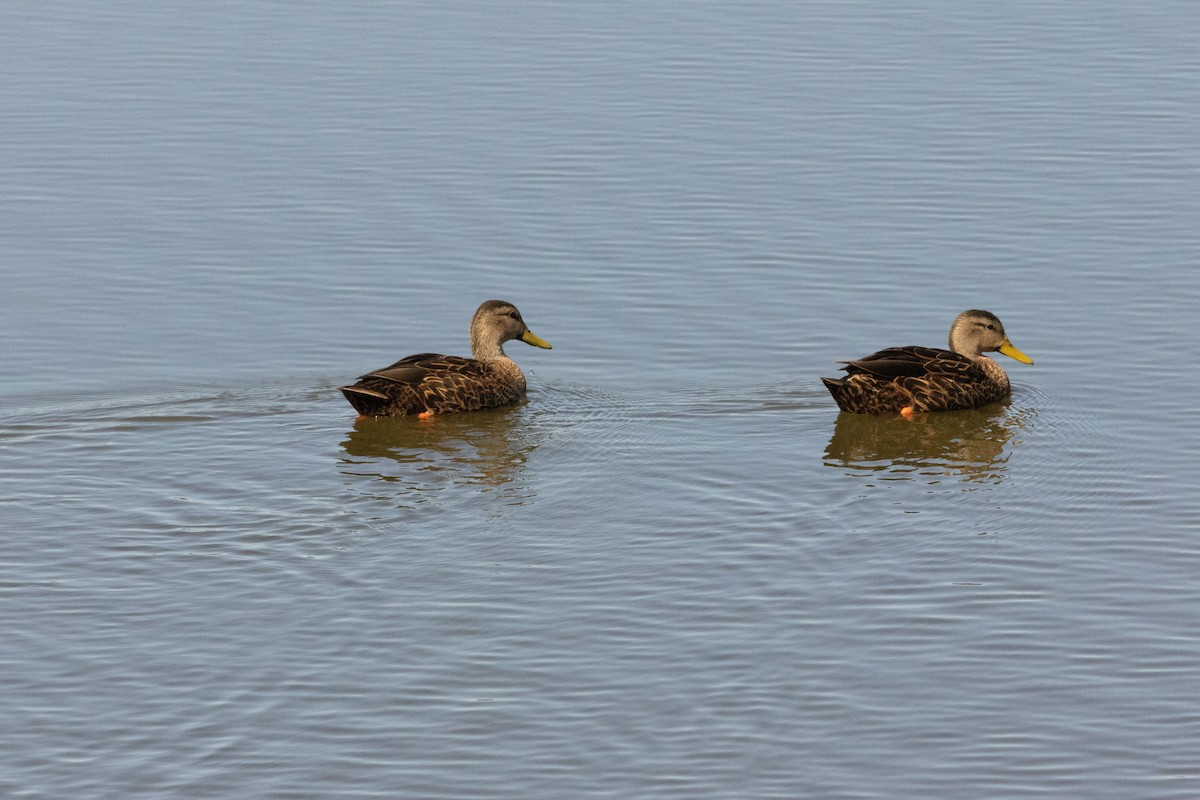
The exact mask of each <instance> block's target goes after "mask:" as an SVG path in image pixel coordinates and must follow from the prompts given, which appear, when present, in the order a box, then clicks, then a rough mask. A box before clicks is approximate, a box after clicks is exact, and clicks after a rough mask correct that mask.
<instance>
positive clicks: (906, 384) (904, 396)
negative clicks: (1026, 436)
mask: <svg viewBox="0 0 1200 800" xmlns="http://www.w3.org/2000/svg"><path fill="white" fill-rule="evenodd" d="M993 351H996V352H1000V353H1003V354H1004V355H1006V356H1008V357H1009V358H1013V359H1016V360H1017V361H1020V362H1021V363H1022V364H1032V363H1033V359H1032V358H1030V357H1029V356H1027V355H1025V354H1024V353H1022V352H1021V351H1020V350H1018V349H1017V348H1016V347H1014V346H1013V343H1012V342H1010V341H1009V339H1008V334H1006V333H1005V332H1004V325H1003V323H1001V322H1000V319H999V318H998V317H997V316H996V315H995V314H993V313H991V312H990V311H981V310H979V309H971V310H969V311H964V312H962V313H961V314H959V315H958V316H957V317H956V318H955V319H954V324H953V325H951V326H950V349H949V350H943V349H941V348H937V347H917V346H909V347H888V348H886V349H884V350H880V351H879V352H877V353H872V354H871V355H869V356H864V357H863V358H859V359H855V360H853V361H840V362H838V363H841V364H845V365H846V366H845V367H842V369H844V370H845V371H846V373H847V375H846V376H845V377H841V378H821V380H822V381H823V382H824V384H825V387H826V388H827V389H829V393H830V394H831V395H833V399H834V400H835V401H837V404H838V408H840V409H841V410H842V411H850V412H853V413H856V414H890V413H899V414H901V415H902V416H904V417H908V418H911V417H912V415H913V414H914V412H917V411H957V410H961V409H968V408H979V407H981V406H986V405H989V404H991V403H996V402H999V401H1001V400H1004V399H1005V398H1007V397H1008V396H1009V395H1010V394H1011V391H1012V390H1011V387H1010V384H1009V381H1008V374H1007V373H1005V371H1004V368H1003V367H1001V366H1000V365H999V364H998V363H996V362H995V361H994V360H993V359H991V358H989V357H988V356H986V355H984V353H988V352H993Z"/></svg>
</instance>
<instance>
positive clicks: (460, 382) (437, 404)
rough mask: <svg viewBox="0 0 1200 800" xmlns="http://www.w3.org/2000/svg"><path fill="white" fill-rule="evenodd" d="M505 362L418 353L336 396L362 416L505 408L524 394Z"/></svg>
mask: <svg viewBox="0 0 1200 800" xmlns="http://www.w3.org/2000/svg"><path fill="white" fill-rule="evenodd" d="M509 365H511V366H512V367H513V368H514V369H515V367H516V365H515V364H513V363H512V362H511V361H508V360H507V359H505V360H504V361H503V362H499V363H494V362H489V363H485V362H482V361H476V360H475V359H473V358H462V357H460V356H446V355H441V354H438V353H419V354H417V355H413V356H408V357H407V358H402V359H400V360H399V361H397V362H396V363H395V364H392V365H391V366H390V367H385V368H384V369H381V370H376V371H375V372H370V373H367V374H366V375H363V376H362V377H361V378H359V379H358V382H357V383H355V384H354V385H353V386H343V387H342V394H344V395H345V396H346V399H347V400H349V401H350V405H352V406H354V408H355V410H357V411H358V413H360V414H362V415H364V416H404V415H408V414H421V413H424V412H426V411H430V412H434V413H437V414H446V413H451V412H459V411H479V410H480V409H485V408H495V407H496V406H503V405H508V404H510V403H514V402H516V401H517V400H519V399H521V398H522V397H523V396H524V395H525V380H524V378H523V377H522V376H521V375H520V370H515V372H516V374H515V375H513V374H510V373H512V372H513V371H514V370H509V369H505V367H507V366H509Z"/></svg>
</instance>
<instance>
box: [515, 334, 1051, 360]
mask: <svg viewBox="0 0 1200 800" xmlns="http://www.w3.org/2000/svg"><path fill="white" fill-rule="evenodd" d="M521 341H522V342H524V343H525V344H531V345H533V346H534V347H540V348H542V349H543V350H551V349H553V348H551V347H550V343H549V342H547V341H546V340H545V339H543V338H542V337H540V336H536V335H534V332H533V331H530V330H526V331H525V332H524V333H522V334H521ZM1013 357H1014V358H1016V356H1013ZM1030 363H1033V362H1030Z"/></svg>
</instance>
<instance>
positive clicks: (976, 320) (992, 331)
mask: <svg viewBox="0 0 1200 800" xmlns="http://www.w3.org/2000/svg"><path fill="white" fill-rule="evenodd" d="M950 349H951V350H953V351H954V352H956V353H960V354H962V355H964V356H970V357H971V358H974V357H976V356H978V355H980V354H981V353H986V352H990V351H992V350H995V351H999V352H1001V353H1003V354H1004V355H1006V356H1008V357H1009V358H1015V359H1016V360H1017V361H1020V362H1021V363H1022V364H1032V363H1033V359H1032V358H1030V357H1029V356H1027V355H1025V354H1024V353H1022V352H1021V351H1020V350H1018V349H1017V348H1015V347H1013V345H1012V342H1010V341H1009V340H1008V335H1007V334H1005V332H1004V324H1003V323H1001V322H1000V319H999V317H997V316H996V315H995V314H993V313H992V312H990V311H980V310H979V309H972V310H970V311H964V312H963V313H961V314H959V315H958V316H957V317H956V318H955V320H954V324H953V325H951V326H950Z"/></svg>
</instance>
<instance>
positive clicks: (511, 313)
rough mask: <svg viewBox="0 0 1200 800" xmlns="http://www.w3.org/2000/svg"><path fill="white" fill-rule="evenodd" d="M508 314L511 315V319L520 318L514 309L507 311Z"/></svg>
mask: <svg viewBox="0 0 1200 800" xmlns="http://www.w3.org/2000/svg"><path fill="white" fill-rule="evenodd" d="M508 316H509V317H511V318H512V319H520V318H521V315H520V314H518V313H517V312H515V311H510V312H508Z"/></svg>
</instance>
